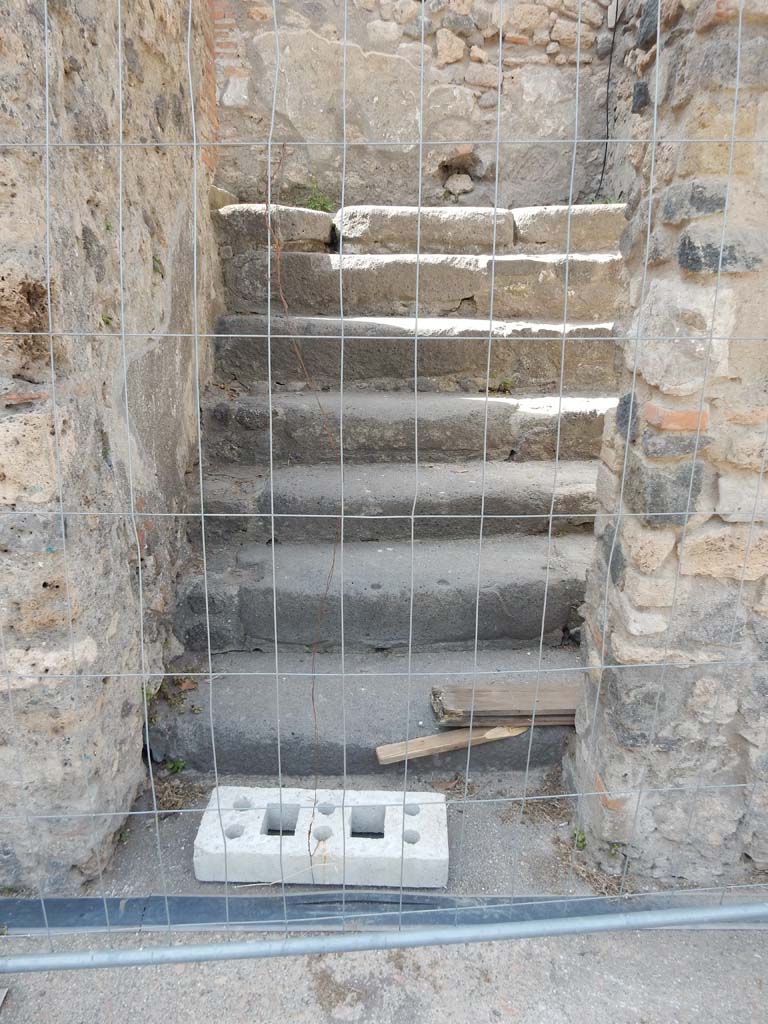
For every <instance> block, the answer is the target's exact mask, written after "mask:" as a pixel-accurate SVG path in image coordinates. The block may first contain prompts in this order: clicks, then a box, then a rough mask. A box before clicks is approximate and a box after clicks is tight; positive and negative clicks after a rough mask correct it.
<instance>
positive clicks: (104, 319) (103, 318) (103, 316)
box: [101, 313, 112, 327]
mask: <svg viewBox="0 0 768 1024" xmlns="http://www.w3.org/2000/svg"><path fill="white" fill-rule="evenodd" d="M101 322H102V323H103V324H104V325H105V326H106V327H111V326H112V317H111V316H108V314H107V313H102V314H101Z"/></svg>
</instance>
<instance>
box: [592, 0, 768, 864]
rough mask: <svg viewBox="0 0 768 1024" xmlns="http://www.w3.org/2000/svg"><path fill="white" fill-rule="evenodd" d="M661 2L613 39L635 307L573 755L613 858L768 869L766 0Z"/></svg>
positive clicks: (605, 849)
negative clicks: (655, 107) (740, 13)
mask: <svg viewBox="0 0 768 1024" xmlns="http://www.w3.org/2000/svg"><path fill="white" fill-rule="evenodd" d="M657 11H658V8H657V7H656V5H655V4H654V3H653V2H647V3H646V4H640V3H636V2H630V3H629V5H628V8H627V11H626V14H625V18H624V21H623V22H622V26H621V31H620V35H619V40H618V46H617V53H616V57H617V62H618V63H617V66H618V68H619V69H620V70H619V74H618V76H617V79H616V90H615V93H613V94H612V98H611V109H612V131H611V134H612V136H613V137H614V138H617V139H623V140H626V141H623V142H616V143H615V144H613V145H612V146H611V153H610V159H609V171H608V173H609V181H610V188H611V189H613V190H616V191H622V192H623V193H624V194H625V195H626V196H627V197H628V200H629V202H630V206H631V208H632V209H633V211H634V215H633V218H632V222H631V227H630V231H629V235H628V253H627V256H628V261H629V267H630V271H631V276H632V295H631V299H632V306H633V311H632V316H631V318H630V319H629V321H628V322H627V323H626V325H625V331H624V338H625V340H624V357H625V367H626V373H625V388H626V393H625V395H624V397H623V398H622V400H621V402H620V404H619V409H618V413H617V415H616V417H615V418H612V419H610V420H609V422H608V423H607V425H606V431H605V436H604V445H603V452H602V456H601V458H602V465H601V468H600V476H599V480H598V500H599V505H600V510H601V512H602V515H601V516H600V517H599V519H598V523H597V534H598V537H599V539H600V543H599V545H598V554H597V558H596V561H595V563H594V565H593V567H592V570H591V572H590V574H589V579H588V592H587V602H586V623H585V627H586V628H585V630H584V641H583V648H584V650H585V657H586V662H587V665H588V667H589V685H588V692H587V700H586V701H585V704H584V706H583V707H582V708H581V709H580V711H579V714H578V715H577V734H578V736H577V743H576V747H575V757H574V761H573V764H572V767H573V768H574V771H575V781H576V783H577V785H578V787H579V788H580V789H582V790H584V791H585V792H587V793H592V794H595V795H594V796H591V797H587V798H586V799H585V800H584V801H583V803H582V807H581V813H582V816H583V821H584V829H585V833H586V842H587V848H588V849H589V850H590V851H591V852H592V854H593V856H594V857H595V858H596V859H597V860H598V861H600V863H601V864H602V866H603V867H604V868H606V869H607V870H609V871H621V870H623V869H624V866H625V863H626V860H627V859H628V860H629V866H630V867H631V869H632V870H633V871H635V872H637V873H639V874H645V875H651V876H655V877H658V878H662V879H664V880H666V881H672V880H685V881H686V882H695V883H703V884H707V883H712V882H717V881H720V882H722V881H723V880H736V881H749V880H755V879H756V878H758V877H760V872H761V871H765V869H767V868H768V785H766V783H767V782H768V673H767V672H766V667H765V666H766V662H765V660H764V659H765V654H764V652H765V642H766V638H767V637H768V599H767V598H768V589H767V588H768V582H767V579H768V528H767V527H766V525H765V524H766V521H767V520H768V495H766V492H765V488H764V486H762V484H763V481H762V478H763V476H764V471H765V457H766V441H768V404H767V403H766V398H767V397H768V394H767V392H768V349H766V342H765V338H766V334H767V333H768V330H767V329H768V312H767V310H766V304H765V301H764V296H765V291H766V287H767V286H768V263H767V262H766V259H767V257H768V242H767V240H766V233H765V225H766V223H767V222H768V173H767V172H766V166H767V165H766V161H765V148H764V145H761V144H760V143H759V142H757V141H754V140H760V139H765V138H766V125H767V124H768V94H767V93H766V90H767V89H768V60H766V54H768V9H767V8H766V6H765V4H764V3H761V2H759V0H745V2H744V17H743V26H742V32H741V39H739V19H738V3H737V0H701V2H699V3H697V2H696V0H685V2H683V3H679V2H676V0H671V2H665V3H663V4H662V10H661V40H660V42H659V45H658V46H657V40H656V29H657ZM739 47H740V49H741V64H740V73H739V89H738V94H737V92H736V71H737V61H736V54H737V50H738V48H739ZM656 97H658V124H657V144H656V145H655V146H654V145H653V144H652V141H651V140H652V136H653V102H654V99H655V98H656ZM733 129H735V137H736V140H737V141H736V143H735V145H734V146H733V147H732V148H731V146H730V145H729V142H728V140H729V138H730V137H731V134H732V130H733ZM649 215H650V217H651V231H650V236H648V217H649ZM721 243H722V256H721V255H720V253H721ZM646 250H647V251H646ZM646 262H647V273H646V272H645V270H644V268H645V266H646ZM622 481H623V482H622ZM627 790H629V791H631V794H630V795H628V794H627V793H626V792H625V791H627Z"/></svg>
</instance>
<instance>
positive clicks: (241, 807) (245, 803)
mask: <svg viewBox="0 0 768 1024" xmlns="http://www.w3.org/2000/svg"><path fill="white" fill-rule="evenodd" d="M232 806H233V807H234V809H235V810H236V811H250V810H251V808H252V807H253V803H252V802H251V801H250V800H249V799H248V797H247V796H239V797H238V798H237V800H235V802H234V803H233V804H232Z"/></svg>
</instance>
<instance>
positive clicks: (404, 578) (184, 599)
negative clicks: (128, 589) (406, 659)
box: [176, 534, 594, 652]
mask: <svg viewBox="0 0 768 1024" xmlns="http://www.w3.org/2000/svg"><path fill="white" fill-rule="evenodd" d="M593 546H594V541H593V538H592V537H591V536H588V535H586V534H571V535H566V536H563V537H558V538H557V539H556V540H553V541H552V544H551V547H550V545H549V544H548V539H547V538H546V537H527V536H519V537H516V538H515V540H514V543H510V541H509V538H505V537H490V538H488V539H487V540H485V541H484V543H483V545H482V551H481V550H480V545H479V544H478V541H477V540H470V539H467V540H439V541H435V540H425V541H419V540H417V541H416V542H415V543H414V545H413V547H412V546H411V544H410V543H409V542H407V541H406V542H402V541H392V542H386V543H383V544H375V543H358V542H353V543H349V544H347V543H345V544H344V554H343V559H342V556H341V551H340V547H339V545H338V544H336V543H333V542H327V543H324V544H275V545H274V546H273V545H269V544H254V545H249V546H242V547H239V548H236V549H224V550H221V551H219V552H215V553H211V555H210V557H209V559H208V563H207V568H208V573H207V579H208V596H209V613H210V629H211V646H212V649H213V650H214V651H216V652H222V651H232V650H241V651H242V650H253V649H256V648H259V649H262V650H266V649H269V648H270V647H272V646H273V641H274V622H273V599H272V552H273V550H274V557H275V579H276V589H277V639H278V643H279V644H285V645H288V646H292V647H301V648H310V649H311V647H312V646H313V645H317V647H318V649H321V650H331V649H334V648H336V647H338V646H340V644H341V639H342V636H341V601H340V595H341V573H342V565H343V572H344V643H345V645H346V646H349V647H350V648H367V649H371V648H373V649H384V650H387V649H393V648H400V647H404V646H407V645H408V642H409V635H412V642H413V644H414V645H416V646H417V647H434V646H439V645H441V644H453V645H461V644H466V643H469V642H472V641H473V640H474V636H475V603H476V597H477V585H478V567H479V576H480V611H479V622H478V627H477V628H478V639H479V641H480V642H482V643H484V644H487V643H502V644H506V643H511V642H517V643H522V642H526V641H529V640H531V639H533V638H536V637H538V636H539V635H540V632H541V625H542V621H541V620H542V614H543V609H544V602H545V589H546V591H547V595H546V616H545V622H544V631H545V633H546V634H551V633H557V631H558V630H562V629H563V628H565V627H566V626H567V625H569V624H571V623H574V622H575V621H576V609H577V607H578V605H579V604H580V603H581V601H582V600H583V597H584V586H585V583H584V580H585V573H586V568H587V565H588V563H589V560H590V556H591V553H592V550H593ZM548 553H549V574H548V575H547V572H546V567H547V556H548ZM412 567H413V581H414V601H413V632H412V634H410V632H409V621H410V591H411V578H412V576H411V573H412ZM204 595H205V589H204V583H203V577H202V572H201V571H200V567H198V571H197V574H196V573H195V570H194V566H190V577H189V578H188V580H187V582H186V583H182V584H181V585H180V589H179V597H178V603H177V612H176V632H177V635H178V637H179V639H180V640H181V642H182V643H183V645H184V647H185V649H186V650H189V651H201V650H205V649H206V645H207V639H206V620H205V599H204Z"/></svg>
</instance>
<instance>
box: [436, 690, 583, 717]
mask: <svg viewBox="0 0 768 1024" xmlns="http://www.w3.org/2000/svg"><path fill="white" fill-rule="evenodd" d="M581 693H582V682H581V680H580V679H579V680H578V682H571V681H569V682H567V683H554V682H551V681H545V682H542V684H541V685H540V687H539V691H538V694H536V688H535V686H533V685H531V684H530V683H526V684H519V683H518V684H516V685H515V684H511V685H506V686H478V687H476V688H475V690H474V694H473V691H472V687H470V686H444V687H440V686H435V687H433V688H432V707H433V708H434V711H435V714H436V715H437V720H438V723H439V724H440V725H446V726H454V725H467V724H468V723H469V720H470V715H473V718H472V721H473V723H476V724H477V725H492V724H497V723H499V724H506V723H511V724H519V723H512V720H514V719H525V720H529V719H530V717H531V715H532V713H533V708H534V697H535V698H536V699H535V704H536V722H537V724H541V725H556V724H557V725H559V724H563V723H562V722H561V720H562V719H563V718H567V719H569V722H567V723H565V724H570V723H572V722H573V716H574V714H575V711H576V703H577V701H578V700H579V698H580V696H581Z"/></svg>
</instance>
